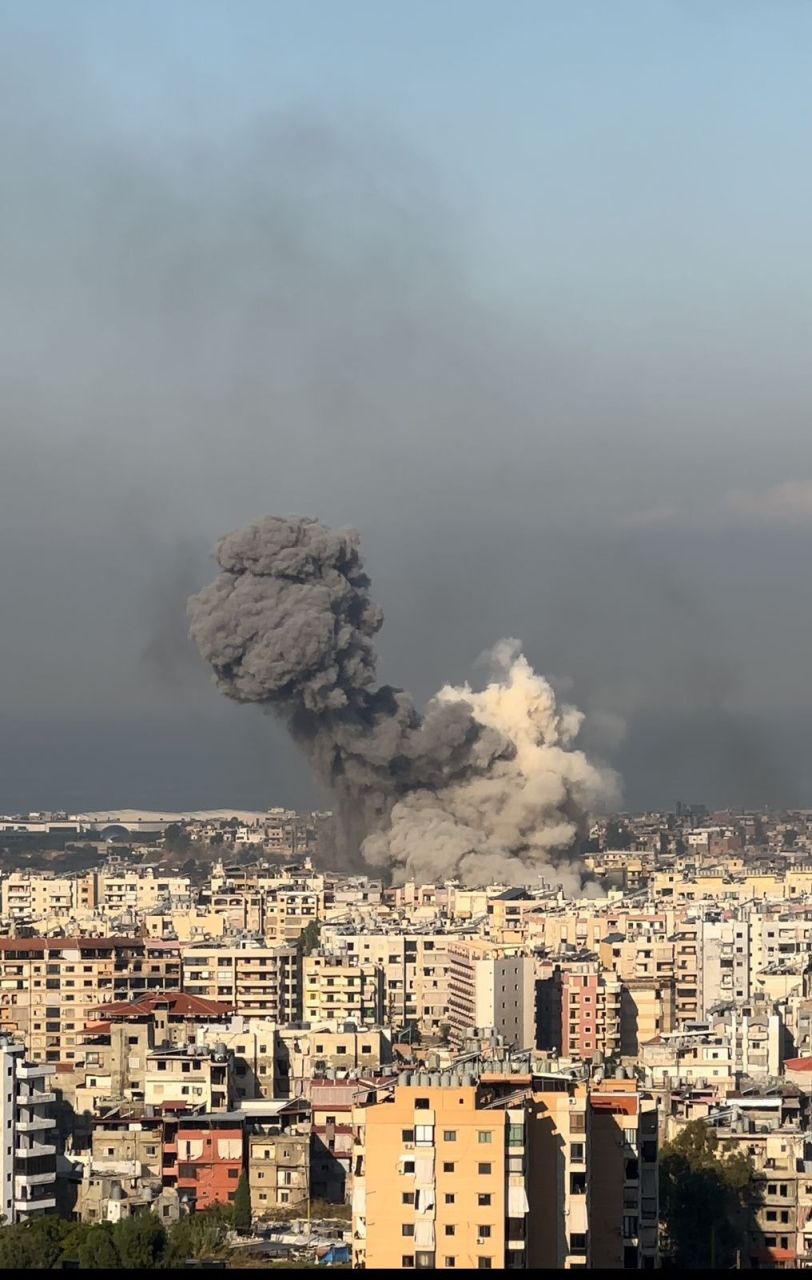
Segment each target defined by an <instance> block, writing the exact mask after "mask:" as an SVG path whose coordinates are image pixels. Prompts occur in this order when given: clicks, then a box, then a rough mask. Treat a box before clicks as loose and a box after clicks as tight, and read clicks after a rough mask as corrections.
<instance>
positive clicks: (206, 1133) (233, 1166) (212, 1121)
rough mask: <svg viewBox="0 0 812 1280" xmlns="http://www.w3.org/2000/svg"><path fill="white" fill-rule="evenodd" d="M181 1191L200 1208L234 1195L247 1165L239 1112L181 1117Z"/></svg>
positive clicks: (189, 1206) (191, 1208) (192, 1207)
mask: <svg viewBox="0 0 812 1280" xmlns="http://www.w3.org/2000/svg"><path fill="white" fill-rule="evenodd" d="M177 1153H178V1166H177V1169H178V1172H177V1191H178V1198H179V1200H180V1201H181V1204H183V1206H184V1207H185V1209H186V1210H187V1211H188V1212H190V1213H193V1212H196V1211H197V1210H199V1209H208V1208H209V1207H210V1206H211V1205H214V1204H228V1203H230V1201H232V1200H233V1199H234V1196H235V1195H236V1192H237V1186H238V1184H239V1180H240V1175H241V1174H242V1172H243V1169H244V1168H245V1132H244V1125H243V1117H242V1115H241V1114H240V1113H239V1112H231V1113H220V1114H209V1115H194V1116H188V1117H180V1118H179V1120H178V1129H177Z"/></svg>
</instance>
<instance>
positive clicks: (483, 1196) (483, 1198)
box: [476, 1191, 491, 1209]
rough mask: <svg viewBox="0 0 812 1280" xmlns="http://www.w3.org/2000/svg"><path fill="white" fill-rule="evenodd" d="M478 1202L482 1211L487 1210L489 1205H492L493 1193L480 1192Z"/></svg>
mask: <svg viewBox="0 0 812 1280" xmlns="http://www.w3.org/2000/svg"><path fill="white" fill-rule="evenodd" d="M476 1200H477V1204H478V1205H479V1207H480V1208H481V1209H484V1208H485V1207H486V1206H487V1205H489V1204H490V1202H491V1193H490V1191H480V1192H479V1194H478V1195H477V1198H476Z"/></svg>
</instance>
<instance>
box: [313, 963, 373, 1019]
mask: <svg viewBox="0 0 812 1280" xmlns="http://www.w3.org/2000/svg"><path fill="white" fill-rule="evenodd" d="M383 983H384V977H383V970H382V969H381V968H380V967H379V966H378V965H375V964H370V963H366V964H365V963H363V962H361V963H360V964H359V963H351V962H350V961H348V960H347V959H346V958H344V959H342V958H341V956H332V955H325V954H323V953H319V952H315V953H313V954H311V955H309V956H305V957H304V959H303V961H302V1018H303V1019H304V1021H305V1022H316V1023H317V1022H322V1021H324V1020H325V1019H328V1020H329V1019H337V1020H339V1021H353V1022H357V1023H360V1024H361V1025H362V1026H363V1025H364V1024H368V1025H371V1026H380V1024H381V1022H382V1021H383V1013H384V1000H383V995H384V988H383Z"/></svg>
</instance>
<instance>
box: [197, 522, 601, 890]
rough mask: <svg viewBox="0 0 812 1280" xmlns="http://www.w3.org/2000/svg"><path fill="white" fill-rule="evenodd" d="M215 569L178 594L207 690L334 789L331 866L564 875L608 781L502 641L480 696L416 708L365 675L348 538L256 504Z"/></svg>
mask: <svg viewBox="0 0 812 1280" xmlns="http://www.w3.org/2000/svg"><path fill="white" fill-rule="evenodd" d="M217 560H218V563H219V565H220V568H221V570H222V572H221V573H220V575H219V576H218V577H217V578H216V580H215V581H214V582H213V583H212V584H211V585H210V586H208V587H206V588H205V589H204V590H203V591H201V592H199V593H198V594H197V595H195V596H192V597H191V599H190V601H189V606H188V607H189V615H190V618H191V635H192V638H193V639H194V641H195V642H196V644H197V646H198V648H199V650H200V653H201V654H202V656H203V658H205V660H206V661H207V662H208V663H209V664H210V666H211V667H212V670H213V671H214V675H215V679H216V681H217V684H218V686H219V687H220V689H221V690H222V691H223V692H224V693H225V694H226V695H227V696H228V697H230V698H233V699H235V700H236V701H238V702H257V703H259V704H260V705H263V706H265V707H267V708H268V709H269V710H272V711H274V712H276V713H277V714H278V715H280V716H282V717H283V718H284V719H285V720H286V722H287V724H288V727H289V729H290V731H291V733H292V735H293V737H294V738H295V740H296V741H297V742H298V743H299V745H300V746H301V748H302V749H303V750H304V752H305V754H306V755H307V757H308V759H309V760H310V762H311V764H312V766H313V768H314V769H315V771H316V772H317V774H318V776H319V777H320V778H321V780H322V781H323V782H325V783H326V784H327V785H328V786H329V787H330V788H331V790H332V791H333V793H334V795H335V799H336V821H337V827H338V841H339V845H340V849H341V853H342V856H343V861H344V864H345V865H346V866H347V867H350V866H357V865H359V854H360V855H361V857H362V858H363V860H364V861H365V862H366V863H367V864H370V865H373V866H377V867H382V868H384V869H385V870H386V871H387V872H388V873H389V874H391V876H392V877H393V879H394V880H395V881H397V882H403V881H404V880H407V879H411V878H416V879H418V880H422V881H426V880H429V881H431V880H444V879H450V878H455V877H456V878H459V879H461V880H462V881H463V882H464V883H466V884H485V883H488V882H498V883H507V884H516V883H524V882H530V881H533V880H534V879H535V878H536V877H538V876H539V875H541V876H543V877H544V879H545V880H547V881H548V882H550V883H558V884H561V885H563V886H564V887H565V888H566V889H568V890H577V888H578V887H579V886H580V875H579V865H578V863H577V861H576V859H575V854H576V846H577V840H578V837H579V835H581V834H582V832H583V828H584V822H585V819H586V815H587V813H588V812H589V811H590V810H591V809H594V808H597V807H602V806H603V805H605V804H606V803H609V802H611V801H612V800H614V799H615V791H616V788H615V779H614V775H612V774H611V773H610V772H609V771H607V770H603V769H600V768H598V767H596V766H595V765H594V764H591V763H590V762H589V761H588V760H587V758H586V757H585V755H584V754H583V752H581V751H578V750H576V749H575V748H574V742H575V739H576V737H577V734H578V730H579V728H580V725H581V721H582V717H581V714H580V712H578V711H576V710H575V709H574V708H573V707H569V706H559V705H558V704H557V702H556V698H555V695H554V693H553V690H552V689H551V687H550V685H549V684H548V683H547V682H546V681H545V680H543V679H542V678H541V677H540V676H538V675H536V674H535V673H534V672H533V670H532V669H531V667H530V665H529V664H528V662H527V660H526V659H525V658H524V657H523V656H522V655H521V653H520V647H519V645H518V642H516V641H512V640H509V641H502V642H501V643H500V644H499V645H498V646H497V647H496V649H495V650H494V651H493V654H492V663H493V667H494V678H493V679H492V681H491V682H490V683H489V684H488V685H487V687H486V688H485V689H484V690H482V691H481V692H475V691H474V690H472V689H471V688H470V687H469V686H468V685H465V686H463V687H462V688H453V687H451V686H446V687H445V688H443V689H441V690H440V692H439V693H438V694H437V696H436V697H435V698H434V699H432V701H431V702H430V703H429V705H428V707H427V708H426V711H425V712H424V713H423V714H421V713H420V712H418V710H417V708H416V707H415V705H414V702H413V700H412V699H411V697H410V696H409V694H407V693H405V692H404V691H403V690H400V689H394V688H392V687H390V686H388V685H382V686H381V685H378V684H377V683H376V674H375V669H376V654H375V647H374V637H375V635H376V633H377V632H378V631H379V630H380V628H381V626H382V624H383V614H382V612H381V610H380V609H379V608H378V607H377V606H376V605H375V604H373V603H372V601H371V600H370V597H369V586H370V583H369V579H368V577H367V576H366V574H365V573H364V568H363V562H362V560H361V556H360V552H359V539H358V534H357V533H356V532H354V531H352V530H333V529H328V528H326V527H325V526H324V525H322V524H320V523H319V522H318V521H317V520H314V519H312V518H309V517H295V518H289V519H288V518H284V517H279V516H268V517H266V518H264V519H262V520H258V521H256V522H255V523H253V524H250V525H248V526H247V527H246V528H244V529H242V530H239V531H238V532H236V533H231V534H228V535H227V536H226V537H224V538H223V539H221V541H220V543H219V544H218V548H217Z"/></svg>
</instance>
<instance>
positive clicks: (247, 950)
mask: <svg viewBox="0 0 812 1280" xmlns="http://www.w3.org/2000/svg"><path fill="white" fill-rule="evenodd" d="M183 989H184V991H186V992H187V993H188V994H189V995H195V996H203V997H205V998H206V999H208V1000H217V1001H225V1002H226V1003H227V1004H230V1005H231V1006H232V1007H233V1008H234V1009H235V1010H236V1012H237V1013H239V1014H242V1015H244V1016H245V1017H256V1018H267V1019H269V1020H270V1021H271V1022H279V1023H286V1022H296V1021H298V1020H299V1019H300V1018H301V1010H302V996H301V959H300V956H299V953H298V951H297V949H296V947H293V946H279V947H275V946H267V945H263V944H261V943H256V942H253V941H252V940H249V939H246V940H244V941H240V942H234V943H224V942H213V943H205V944H203V943H201V944H197V945H195V946H192V947H187V948H186V949H185V950H184V951H183Z"/></svg>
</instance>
